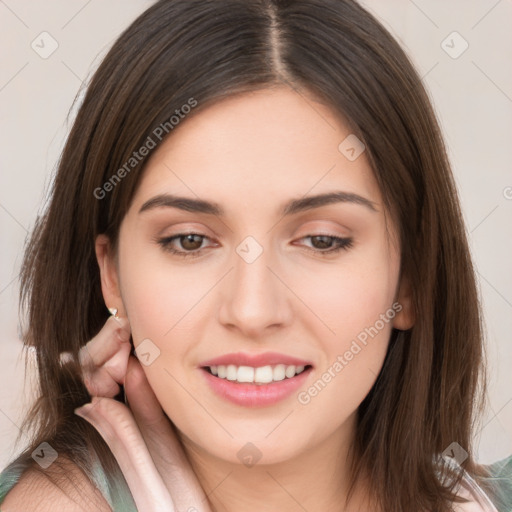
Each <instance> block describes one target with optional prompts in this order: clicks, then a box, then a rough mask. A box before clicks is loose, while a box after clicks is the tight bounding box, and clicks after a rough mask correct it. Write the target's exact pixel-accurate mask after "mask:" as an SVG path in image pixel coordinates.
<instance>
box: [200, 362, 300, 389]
mask: <svg viewBox="0 0 512 512" xmlns="http://www.w3.org/2000/svg"><path fill="white" fill-rule="evenodd" d="M209 368H210V371H211V372H212V373H213V375H217V377H220V378H221V379H227V380H236V381H237V382H254V383H256V384H266V383H268V382H273V381H280V380H284V378H285V377H288V378H289V379H291V378H292V377H294V376H295V375H297V374H299V373H302V372H303V371H304V366H295V365H290V366H286V365H284V364H278V365H276V366H270V365H268V366H260V367H258V368H253V367H251V366H235V365H234V364H230V365H227V366H225V365H218V366H210V367H209Z"/></svg>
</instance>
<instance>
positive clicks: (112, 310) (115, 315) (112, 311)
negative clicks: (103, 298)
mask: <svg viewBox="0 0 512 512" xmlns="http://www.w3.org/2000/svg"><path fill="white" fill-rule="evenodd" d="M108 310H109V311H110V314H111V315H112V316H113V317H114V318H115V319H116V320H119V316H118V315H117V308H108Z"/></svg>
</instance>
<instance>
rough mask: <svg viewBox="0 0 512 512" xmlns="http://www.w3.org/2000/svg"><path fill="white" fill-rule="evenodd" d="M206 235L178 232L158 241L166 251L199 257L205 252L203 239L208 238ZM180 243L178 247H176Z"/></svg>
mask: <svg viewBox="0 0 512 512" xmlns="http://www.w3.org/2000/svg"><path fill="white" fill-rule="evenodd" d="M207 238H208V237H207V236H206V235H201V234H199V233H178V234H177V235H173V236H168V237H165V238H161V239H158V240H157V242H158V243H159V244H160V245H161V246H162V248H163V250H164V251H167V252H170V253H172V254H175V255H177V256H183V257H189V256H191V257H197V256H200V255H201V254H202V253H203V249H204V248H203V247H201V246H202V245H203V241H204V240H205V239H207ZM176 245H178V247H176Z"/></svg>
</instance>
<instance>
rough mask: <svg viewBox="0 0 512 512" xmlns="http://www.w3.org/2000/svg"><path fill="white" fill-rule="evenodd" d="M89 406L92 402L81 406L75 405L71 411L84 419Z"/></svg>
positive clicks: (87, 413) (90, 406) (89, 408)
mask: <svg viewBox="0 0 512 512" xmlns="http://www.w3.org/2000/svg"><path fill="white" fill-rule="evenodd" d="M91 408H92V404H91V403H89V404H84V405H82V406H81V407H77V408H76V409H75V410H74V411H73V412H74V413H75V414H76V415H77V416H80V417H81V418H84V419H86V418H87V416H88V415H89V411H90V410H91Z"/></svg>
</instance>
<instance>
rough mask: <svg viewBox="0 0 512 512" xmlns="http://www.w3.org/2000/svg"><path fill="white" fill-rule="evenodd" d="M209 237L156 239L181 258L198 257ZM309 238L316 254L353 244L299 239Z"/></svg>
mask: <svg viewBox="0 0 512 512" xmlns="http://www.w3.org/2000/svg"><path fill="white" fill-rule="evenodd" d="M208 239H209V238H208V237H207V236H206V235H203V234H200V233H178V234H176V235H173V236H168V237H164V238H160V239H157V242H158V243H159V244H160V245H161V246H162V248H163V250H164V251H167V252H170V253H171V254H175V255H176V256H180V257H183V258H188V257H192V258H194V257H198V256H201V254H202V253H203V251H204V249H205V248H204V247H202V245H203V242H204V240H208ZM305 239H311V244H312V247H309V246H306V248H307V250H308V251H313V252H314V253H316V254H320V255H321V256H323V255H326V256H327V255H331V254H334V253H337V252H339V251H341V250H348V249H350V248H351V247H352V245H353V239H352V238H342V237H339V236H335V235H324V234H316V235H307V236H304V237H302V238H300V239H299V240H305ZM175 243H178V245H180V246H181V249H179V248H176V247H175Z"/></svg>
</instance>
